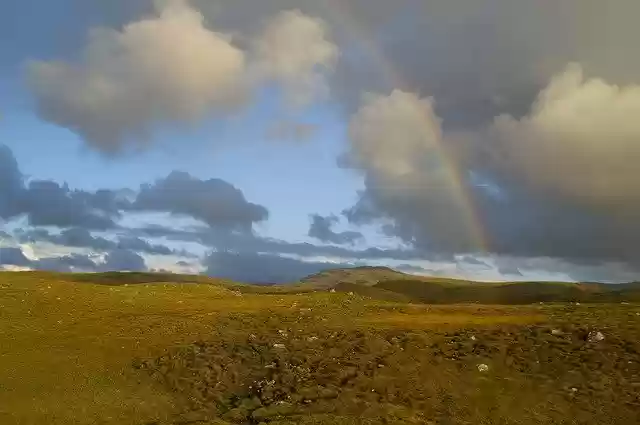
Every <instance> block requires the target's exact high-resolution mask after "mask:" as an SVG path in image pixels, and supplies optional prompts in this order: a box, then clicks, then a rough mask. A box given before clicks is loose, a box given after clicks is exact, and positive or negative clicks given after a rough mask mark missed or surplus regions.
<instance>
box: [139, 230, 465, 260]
mask: <svg viewBox="0 0 640 425" xmlns="http://www.w3.org/2000/svg"><path fill="white" fill-rule="evenodd" d="M130 231H131V232H132V233H133V234H138V235H141V236H147V237H166V238H167V239H169V240H174V241H186V242H197V243H200V244H202V245H205V246H207V247H210V248H214V249H216V250H228V251H234V252H244V253H255V252H262V253H268V254H289V255H296V256H301V257H336V258H349V259H360V260H378V259H380V260H382V259H397V260H452V259H453V256H451V255H448V254H447V255H441V254H438V253H429V252H425V251H419V250H415V249H388V248H375V247H373V248H366V249H349V248H345V247H339V246H332V245H315V244H311V243H307V242H287V241H284V240H280V239H274V238H266V237H261V236H256V235H255V234H252V233H238V232H223V231H211V230H210V229H207V228H196V229H191V230H180V229H172V228H167V227H163V226H150V227H145V228H139V229H130Z"/></svg>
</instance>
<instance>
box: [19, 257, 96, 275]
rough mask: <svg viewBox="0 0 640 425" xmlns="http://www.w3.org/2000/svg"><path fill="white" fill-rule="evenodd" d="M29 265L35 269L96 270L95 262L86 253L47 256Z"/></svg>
mask: <svg viewBox="0 0 640 425" xmlns="http://www.w3.org/2000/svg"><path fill="white" fill-rule="evenodd" d="M31 267H32V268H34V269H36V270H49V271H56V272H71V271H77V270H81V271H85V272H90V271H96V270H97V264H96V263H95V262H94V261H93V260H91V259H90V258H89V257H88V256H86V255H81V254H71V255H65V256H62V257H48V258H41V259H39V260H37V261H33V262H32V264H31Z"/></svg>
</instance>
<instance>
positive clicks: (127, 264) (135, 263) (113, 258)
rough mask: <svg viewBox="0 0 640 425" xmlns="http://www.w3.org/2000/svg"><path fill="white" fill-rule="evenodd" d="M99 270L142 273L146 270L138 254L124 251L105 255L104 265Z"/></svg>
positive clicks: (120, 250)
mask: <svg viewBox="0 0 640 425" xmlns="http://www.w3.org/2000/svg"><path fill="white" fill-rule="evenodd" d="M99 269H100V271H129V272H143V271H146V270H147V265H146V263H145V261H144V258H142V257H141V256H140V255H139V254H136V253H135V252H133V251H129V250H126V249H116V250H113V251H111V252H109V253H108V254H107V255H106V257H105V259H104V264H101V265H100V266H99Z"/></svg>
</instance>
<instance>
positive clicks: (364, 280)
mask: <svg viewBox="0 0 640 425" xmlns="http://www.w3.org/2000/svg"><path fill="white" fill-rule="evenodd" d="M405 278H413V279H415V276H411V275H408V274H405V273H402V272H399V271H397V270H393V269H391V268H389V267H371V266H364V267H353V268H344V269H331V270H325V271H322V272H320V273H316V274H313V275H310V276H307V277H305V278H304V279H302V280H301V281H300V283H302V284H307V285H313V286H315V287H317V288H333V287H335V286H336V285H338V284H340V283H343V284H344V283H350V284H356V285H360V286H374V285H376V284H377V283H378V282H382V281H385V280H399V279H405Z"/></svg>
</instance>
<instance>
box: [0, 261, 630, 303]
mask: <svg viewBox="0 0 640 425" xmlns="http://www.w3.org/2000/svg"><path fill="white" fill-rule="evenodd" d="M5 273H7V274H9V273H17V274H19V275H29V276H30V279H33V280H47V281H49V280H61V281H62V280H63V281H66V282H77V283H88V284H98V285H109V286H122V285H135V284H149V283H151V284H152V283H182V284H199V285H218V286H224V287H227V288H230V289H234V290H237V291H240V292H243V293H255V294H286V293H288V294H302V293H309V292H324V291H329V290H334V291H336V292H343V293H354V294H359V295H362V296H365V297H367V298H372V299H376V300H383V301H391V302H410V303H424V304H455V303H478V304H531V303H538V302H585V303H588V302H601V303H610V302H613V303H619V302H625V301H626V302H640V282H635V283H625V284H604V283H593V282H588V283H569V282H495V283H490V282H474V281H467V280H456V279H445V278H438V277H427V276H414V275H409V274H405V273H402V272H399V271H396V270H393V269H391V268H388V267H354V268H345V269H333V270H326V271H323V272H321V273H317V274H314V275H310V276H308V277H306V278H304V279H302V280H301V281H299V282H297V283H294V284H276V285H254V284H248V283H239V282H233V281H230V280H225V279H218V278H214V277H208V276H202V275H187V274H172V273H146V272H145V273H140V272H107V273H56V272H41V271H33V272H32V271H28V272H27V271H25V272H2V274H5Z"/></svg>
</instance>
